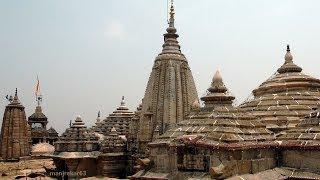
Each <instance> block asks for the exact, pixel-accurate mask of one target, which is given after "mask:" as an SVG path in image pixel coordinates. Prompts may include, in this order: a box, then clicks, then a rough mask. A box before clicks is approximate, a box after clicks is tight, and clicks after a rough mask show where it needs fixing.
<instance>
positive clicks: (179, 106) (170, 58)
mask: <svg viewBox="0 0 320 180" xmlns="http://www.w3.org/2000/svg"><path fill="white" fill-rule="evenodd" d="M176 32H177V30H176V28H175V26H174V8H173V4H172V5H171V10H170V20H169V27H168V28H167V33H166V34H164V44H163V46H162V47H163V48H162V52H161V53H160V54H159V55H158V56H157V57H156V59H155V61H154V65H153V68H152V72H151V74H150V77H149V81H148V84H147V88H146V91H145V94H144V98H143V101H142V110H141V116H140V130H139V133H138V144H139V154H141V156H145V154H147V152H148V151H147V143H149V142H151V141H152V140H153V139H154V137H155V136H157V134H163V133H164V132H165V131H166V130H168V129H169V128H170V126H171V125H172V124H175V123H178V122H180V121H182V120H183V119H184V118H185V117H187V115H188V114H189V112H190V108H191V106H192V103H193V102H194V101H195V100H198V95H197V90H196V87H195V83H194V80H193V76H192V73H191V70H190V67H189V65H188V61H187V59H186V57H185V56H184V55H183V54H182V53H181V50H180V45H179V43H178V41H177V38H178V37H179V35H178V34H177V33H176ZM156 130H157V131H156Z"/></svg>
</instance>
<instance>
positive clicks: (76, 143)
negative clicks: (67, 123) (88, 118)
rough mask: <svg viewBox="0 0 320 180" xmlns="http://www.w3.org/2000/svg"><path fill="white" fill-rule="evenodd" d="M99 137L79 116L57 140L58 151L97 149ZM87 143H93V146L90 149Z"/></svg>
mask: <svg viewBox="0 0 320 180" xmlns="http://www.w3.org/2000/svg"><path fill="white" fill-rule="evenodd" d="M98 139H99V138H98V137H97V136H95V135H94V133H93V132H91V131H90V130H89V129H88V128H87V127H86V126H85V124H84V122H83V121H82V119H81V117H80V116H78V117H77V118H76V120H75V122H74V123H72V125H71V127H70V128H68V129H66V131H65V132H64V133H63V134H62V135H61V136H60V137H59V139H58V141H56V142H55V146H56V151H57V152H83V151H92V150H97V148H98ZM86 144H91V145H92V147H91V148H89V149H88V147H87V146H86Z"/></svg>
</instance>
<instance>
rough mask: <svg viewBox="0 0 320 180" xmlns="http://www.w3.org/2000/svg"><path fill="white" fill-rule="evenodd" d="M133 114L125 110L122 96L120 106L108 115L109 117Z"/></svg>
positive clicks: (127, 109)
mask: <svg viewBox="0 0 320 180" xmlns="http://www.w3.org/2000/svg"><path fill="white" fill-rule="evenodd" d="M133 114H134V113H133V112H132V111H130V110H129V108H127V106H126V103H125V100H124V96H122V99H121V103H120V106H119V107H118V108H117V109H116V110H115V111H113V113H111V114H110V115H109V117H121V116H132V115H133Z"/></svg>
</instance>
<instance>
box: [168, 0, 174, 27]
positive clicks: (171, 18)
mask: <svg viewBox="0 0 320 180" xmlns="http://www.w3.org/2000/svg"><path fill="white" fill-rule="evenodd" d="M170 1H171V5H170V13H169V15H170V18H169V27H174V14H175V12H174V5H173V0H170Z"/></svg>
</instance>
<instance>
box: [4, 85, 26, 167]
mask: <svg viewBox="0 0 320 180" xmlns="http://www.w3.org/2000/svg"><path fill="white" fill-rule="evenodd" d="M0 141H1V142H0V153H1V158H2V159H3V160H5V161H7V160H19V158H20V157H23V156H29V155H30V151H31V132H30V126H29V125H28V124H27V119H26V114H25V111H24V106H23V105H21V104H20V101H19V98H18V94H17V90H16V93H15V96H14V98H10V104H8V105H7V106H6V109H5V112H4V115H3V121H2V127H1V138H0Z"/></svg>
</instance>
